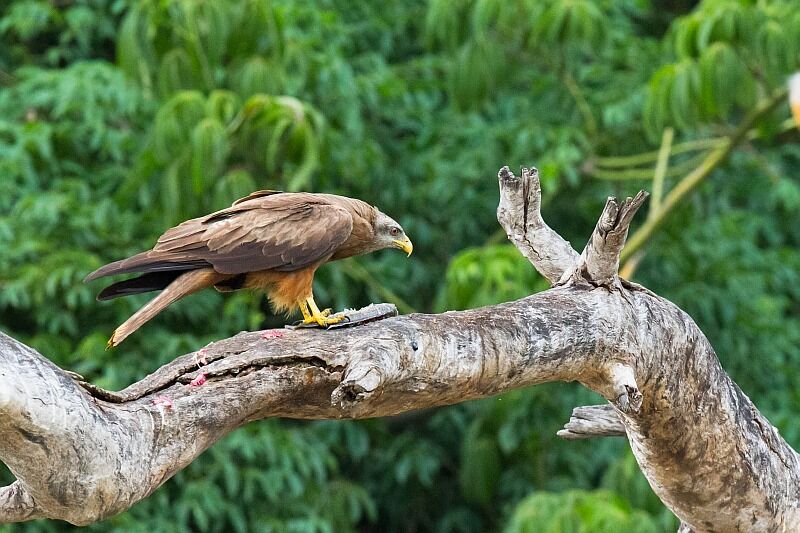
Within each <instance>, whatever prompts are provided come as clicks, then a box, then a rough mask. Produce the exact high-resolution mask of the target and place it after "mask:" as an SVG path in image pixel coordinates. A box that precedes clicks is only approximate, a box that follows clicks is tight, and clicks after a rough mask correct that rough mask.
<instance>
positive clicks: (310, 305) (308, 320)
mask: <svg viewBox="0 0 800 533" xmlns="http://www.w3.org/2000/svg"><path fill="white" fill-rule="evenodd" d="M299 305H300V311H302V313H303V324H317V325H318V326H320V327H323V328H327V327H328V326H330V325H332V324H338V323H339V322H341V321H342V320H344V319H345V316H344V315H339V316H330V314H331V310H330V309H325V310H323V311H320V310H319V307H317V304H316V302H315V301H314V297H313V296H312V297H310V298H307V299H306V300H305V301H304V302H299Z"/></svg>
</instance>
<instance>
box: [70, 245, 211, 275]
mask: <svg viewBox="0 0 800 533" xmlns="http://www.w3.org/2000/svg"><path fill="white" fill-rule="evenodd" d="M208 266H211V265H210V264H209V263H208V261H205V260H203V259H196V258H191V257H188V256H180V255H178V254H154V253H153V252H152V251H149V252H142V253H140V254H136V255H134V256H132V257H128V258H127V259H121V260H119V261H114V262H113V263H109V264H107V265H103V266H101V267H100V268H98V269H97V270H95V271H94V272H92V273H91V274H89V275H88V276H86V278H84V280H83V281H85V282H88V281H92V280H94V279H97V278H102V277H105V276H113V275H116V274H130V273H131V272H145V273H146V272H164V271H168V270H193V269H198V268H203V267H208Z"/></svg>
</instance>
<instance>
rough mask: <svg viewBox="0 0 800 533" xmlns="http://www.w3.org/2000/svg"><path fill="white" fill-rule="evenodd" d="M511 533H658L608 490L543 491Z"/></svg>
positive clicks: (523, 508)
mask: <svg viewBox="0 0 800 533" xmlns="http://www.w3.org/2000/svg"><path fill="white" fill-rule="evenodd" d="M506 531H507V532H508V533H534V532H537V533H538V532H542V533H550V532H553V533H556V532H559V533H562V532H563V533H590V532H591V533H612V532H616V531H636V532H637V533H650V532H656V531H658V528H657V527H656V524H655V523H653V521H652V519H651V518H650V517H649V516H648V515H647V514H645V513H643V512H641V511H636V510H633V509H631V508H630V506H628V505H627V504H626V503H625V501H624V500H622V499H620V498H619V497H618V496H615V495H614V494H612V493H609V492H604V491H595V492H583V491H569V492H565V493H561V494H549V493H546V492H540V493H537V494H534V495H533V496H530V497H529V498H526V499H525V500H523V501H522V502H521V503H520V504H519V506H518V507H517V510H516V511H515V512H514V515H513V516H512V517H511V521H510V523H509V524H508V527H507V528H506Z"/></svg>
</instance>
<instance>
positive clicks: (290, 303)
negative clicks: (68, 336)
mask: <svg viewBox="0 0 800 533" xmlns="http://www.w3.org/2000/svg"><path fill="white" fill-rule="evenodd" d="M383 248H399V249H400V250H403V251H404V252H406V253H407V254H408V255H411V251H412V250H413V246H412V244H411V241H410V240H409V238H408V237H406V234H405V232H404V231H403V228H402V227H400V224H398V223H397V222H395V221H394V220H393V219H392V218H390V217H389V216H387V215H385V214H384V213H382V212H381V211H379V210H378V209H377V208H375V207H373V206H371V205H369V204H368V203H366V202H362V201H361V200H356V199H354V198H347V197H345V196H336V195H333V194H319V193H303V192H297V193H288V192H280V191H256V192H254V193H252V194H250V195H249V196H246V197H244V198H241V199H239V200H237V201H235V202H234V203H233V205H232V206H231V207H229V208H227V209H223V210H221V211H217V212H216V213H212V214H210V215H207V216H204V217H200V218H193V219H191V220H187V221H186V222H183V223H182V224H180V225H178V226H176V227H174V228H172V229H169V230H167V232H166V233H164V234H163V235H162V236H161V237H160V238H159V239H158V242H157V243H156V245H155V246H154V247H153V249H152V250H149V251H146V252H142V253H140V254H137V255H134V256H132V257H129V258H127V259H122V260H120V261H115V262H113V263H110V264H108V265H105V266H103V267H101V268H99V269H97V270H95V271H94V272H92V273H91V274H89V275H88V276H87V277H86V279H85V280H84V281H91V280H93V279H96V278H100V277H103V276H111V275H115V274H128V273H139V274H141V275H140V276H138V277H135V278H132V279H128V280H125V281H118V282H117V283H114V284H112V285H110V286H108V287H106V288H105V289H103V290H102V291H101V292H100V294H99V295H98V296H97V299H98V300H109V299H112V298H117V297H120V296H128V295H130V294H139V293H143V292H150V291H157V290H161V289H163V291H162V292H161V293H160V294H159V295H158V296H156V297H155V298H153V299H152V300H150V302H148V303H147V304H146V305H144V306H143V307H142V308H141V309H139V310H138V311H137V312H136V313H134V314H133V315H132V316H131V317H130V318H129V319H128V320H126V321H125V322H124V323H123V324H122V325H120V326H119V327H118V328H117V329H116V330H114V333H113V334H112V335H111V338H110V339H109V341H108V344H109V346H116V345H118V344H119V343H121V342H122V341H123V340H124V339H125V338H126V337H128V336H129V335H130V334H131V333H133V332H134V331H136V330H137V329H139V328H140V327H141V326H142V325H143V324H144V323H145V322H147V321H148V320H150V319H151V318H153V317H154V316H156V315H157V314H158V313H159V312H161V311H162V310H163V309H164V308H166V307H167V306H168V305H170V304H171V303H173V302H175V301H177V300H178V299H180V298H183V297H184V296H187V295H189V294H192V293H195V292H197V291H199V290H201V289H205V288H207V287H214V288H216V289H217V290H219V291H222V292H228V291H235V290H238V289H262V290H264V291H266V293H267V295H268V297H269V299H270V301H271V303H272V306H273V308H274V309H275V311H276V312H291V311H292V310H293V309H294V308H299V309H300V311H301V312H302V314H303V322H304V323H307V324H312V323H316V324H318V325H320V326H323V327H327V326H328V325H330V324H334V323H336V322H338V321H340V320H342V319H343V317H341V316H330V310H329V309H326V310H324V311H320V309H319V307H317V304H316V302H314V295H313V294H312V290H311V289H312V281H313V279H314V272H315V271H316V270H317V268H318V267H319V266H320V265H322V264H323V263H326V262H328V261H334V260H336V259H343V258H345V257H352V256H355V255H361V254H366V253H369V252H374V251H376V250H380V249H383Z"/></svg>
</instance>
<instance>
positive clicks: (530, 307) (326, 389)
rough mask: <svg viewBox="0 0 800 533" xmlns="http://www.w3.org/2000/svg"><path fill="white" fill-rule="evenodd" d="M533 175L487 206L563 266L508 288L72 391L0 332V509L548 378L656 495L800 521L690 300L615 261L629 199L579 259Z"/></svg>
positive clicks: (734, 523)
mask: <svg viewBox="0 0 800 533" xmlns="http://www.w3.org/2000/svg"><path fill="white" fill-rule="evenodd" d="M535 176H536V172H535V171H534V172H531V171H524V172H523V177H522V179H518V178H514V177H513V175H511V173H510V172H508V171H507V170H506V171H501V174H500V186H501V207H500V208H499V209H498V218H499V219H500V221H501V223H502V224H503V226H504V227H505V228H506V229H507V232H508V234H509V236H510V238H512V240H513V241H514V242H515V244H517V245H518V247H520V249H521V251H522V252H523V253H525V254H526V256H527V257H529V258H530V259H531V261H532V262H533V263H534V265H535V266H536V267H537V268H538V269H539V270H540V272H543V274H545V275H546V276H547V277H548V279H550V280H551V281H558V280H560V279H562V278H564V279H565V281H564V282H563V283H562V284H560V285H558V286H556V287H554V288H552V289H550V290H548V291H545V292H542V293H538V294H536V295H533V296H529V297H527V298H523V299H521V300H518V301H516V302H509V303H505V304H499V305H495V306H489V307H484V308H480V309H474V310H470V311H462V312H450V313H443V314H438V315H423V314H413V315H407V316H402V317H396V318H387V319H384V320H381V321H379V322H373V323H368V324H364V325H359V326H356V327H352V328H342V329H339V330H328V331H324V330H270V331H266V332H261V333H259V332H253V333H240V334H239V335H236V336H235V337H232V338H230V339H225V340H222V341H219V342H216V343H213V344H211V345H209V346H208V347H206V348H204V349H203V350H201V351H199V352H197V353H192V354H187V355H184V356H181V357H178V358H177V359H175V360H174V361H172V362H171V363H169V364H167V365H165V366H164V367H162V368H160V369H159V370H157V371H156V372H154V373H153V374H151V375H150V376H147V377H146V378H144V379H143V380H142V381H140V382H138V383H136V384H134V385H132V386H131V387H129V388H127V389H125V390H123V391H121V392H120V393H109V392H107V391H102V390H101V389H98V388H96V387H91V386H87V387H82V386H81V385H80V384H79V383H77V382H76V381H75V380H74V379H73V378H72V377H70V376H69V375H67V374H66V373H65V372H64V371H62V370H60V369H59V368H57V367H56V366H55V365H53V364H52V363H50V362H49V361H48V360H47V359H45V358H44V357H42V356H41V355H39V354H38V353H36V352H35V351H34V350H32V349H30V348H28V347H26V346H24V345H22V344H20V343H19V342H17V341H15V340H13V339H12V338H10V337H8V336H6V335H2V334H0V460H2V461H3V462H4V463H5V464H6V465H8V467H9V469H10V470H11V471H12V472H13V473H14V475H15V476H16V477H17V480H18V481H17V482H16V483H14V484H12V485H11V486H9V487H6V488H3V489H0V522H13V521H20V520H26V519H30V518H37V517H48V518H57V519H61V520H67V521H69V522H72V523H74V524H88V523H91V522H94V521H97V520H100V519H102V518H105V517H108V516H111V515H114V514H116V513H119V512H121V511H123V510H125V509H127V508H129V507H130V506H131V505H133V504H134V503H136V502H137V501H139V500H141V499H142V498H145V497H146V496H148V495H149V494H150V493H152V492H153V491H154V490H156V488H158V487H159V486H160V485H161V484H162V483H164V481H166V480H167V479H169V478H170V477H171V476H172V475H174V474H175V473H176V472H178V471H179V470H180V469H182V468H183V467H185V466H186V465H187V464H189V463H190V462H191V461H192V460H193V459H194V458H196V457H197V456H198V455H199V454H200V453H202V452H203V451H204V450H205V449H207V448H208V447H209V446H211V445H212V444H213V443H214V442H215V441H216V440H218V439H219V438H220V437H222V436H223V435H225V434H226V433H228V432H230V431H231V430H233V429H234V428H236V427H238V426H241V425H243V424H245V423H247V422H250V421H253V420H258V419H261V418H265V417H290V418H300V419H321V418H329V419H337V418H365V417H376V416H387V415H394V414H398V413H402V412H406V411H409V410H414V409H421V408H426V407H433V406H439V405H447V404H452V403H456V402H461V401H464V400H469V399H474V398H483V397H487V396H491V395H494V394H498V393H501V392H503V391H507V390H510V389H514V388H520V387H526V386H530V385H535V384H538V383H544V382H549V381H557V380H558V381H579V382H580V383H582V384H584V385H585V386H587V387H589V388H590V389H592V390H594V391H596V392H598V393H599V394H601V395H602V396H603V397H604V398H606V400H608V401H609V402H610V403H611V404H612V405H613V408H614V411H615V412H616V413H617V417H618V421H619V422H620V423H621V424H622V425H623V426H624V430H625V433H626V435H627V438H628V440H629V442H630V444H631V448H632V450H633V453H634V456H635V457H636V459H637V461H638V463H639V466H640V467H641V469H642V471H643V472H644V474H645V476H646V477H647V479H648V480H649V482H650V484H651V486H652V487H653V489H654V491H655V492H656V494H658V495H659V497H660V498H661V499H662V501H663V502H664V503H665V504H666V505H667V506H668V507H669V508H670V509H671V510H672V511H673V512H674V513H675V514H676V515H677V516H678V517H679V518H680V519H681V520H682V521H683V522H684V523H685V524H687V527H691V529H692V530H694V531H697V532H702V531H781V530H785V531H792V530H798V529H800V511H798V508H799V507H800V493H799V491H800V461H798V457H797V454H796V453H795V452H794V451H793V450H792V449H791V448H790V447H789V446H788V444H786V442H785V441H783V439H782V438H781V437H780V436H779V435H778V433H777V431H776V430H775V429H774V428H773V427H772V425H771V424H770V423H769V422H768V421H767V420H766V419H765V418H764V417H763V416H762V415H761V414H760V413H759V412H758V410H757V409H756V408H755V406H754V405H753V404H752V402H751V401H750V400H749V399H748V398H747V396H745V395H744V394H743V393H742V392H741V390H739V388H738V387H737V386H736V384H734V383H733V382H732V381H731V380H730V378H729V377H728V376H727V375H726V374H725V372H724V371H723V370H722V368H721V366H720V364H719V361H718V359H717V357H716V355H715V354H714V351H713V350H712V348H711V346H710V345H709V343H708V341H707V340H706V339H705V337H704V336H703V334H702V332H701V331H700V330H699V329H698V328H697V326H696V325H695V324H694V322H692V320H691V319H690V318H689V317H688V316H687V315H686V314H685V313H683V312H682V311H681V310H680V309H678V308H677V307H676V306H674V305H673V304H671V303H670V302H668V301H666V300H664V299H662V298H659V297H658V296H656V295H654V294H653V293H651V292H650V291H647V290H646V289H644V288H642V287H639V286H638V285H634V284H630V283H627V282H624V281H621V280H619V278H618V277H617V276H616V273H612V272H611V267H610V266H609V265H611V264H614V265H616V262H615V260H614V258H615V257H617V256H618V254H619V248H620V247H621V245H622V242H623V241H624V235H623V234H622V233H624V231H627V224H629V222H630V217H631V216H632V212H630V211H632V210H635V205H634V204H635V202H633V201H631V202H630V203H627V204H623V207H622V208H620V209H619V210H617V213H616V216H614V217H612V216H611V212H612V211H613V209H612V208H611V207H610V205H611V204H612V202H609V204H607V206H609V207H608V208H607V210H606V211H604V213H605V214H604V217H603V218H602V220H601V223H599V224H598V228H597V229H596V231H595V233H600V232H603V231H605V232H606V234H607V238H606V239H605V241H603V242H596V241H595V237H594V236H593V237H592V240H591V242H590V244H589V245H587V250H585V252H584V254H583V255H582V256H578V254H577V253H576V252H575V251H574V250H572V248H571V247H569V244H567V243H566V241H564V240H563V239H561V238H560V237H558V235H557V234H555V232H553V230H551V229H550V228H548V227H547V226H546V225H544V223H543V222H541V220H540V217H539V216H538V205H539V191H538V180H536V179H535ZM626 206H627V207H626ZM611 221H613V223H611ZM623 230H624V231H623ZM612 232H616V233H613V234H614V235H617V236H615V237H613V238H608V235H611V234H612ZM596 261H597V262H598V263H595V262H596ZM576 272H579V273H581V275H580V276H578V275H574V274H575V273H576ZM565 273H566V274H567V275H566V276H565ZM609 276H610V281H609Z"/></svg>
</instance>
